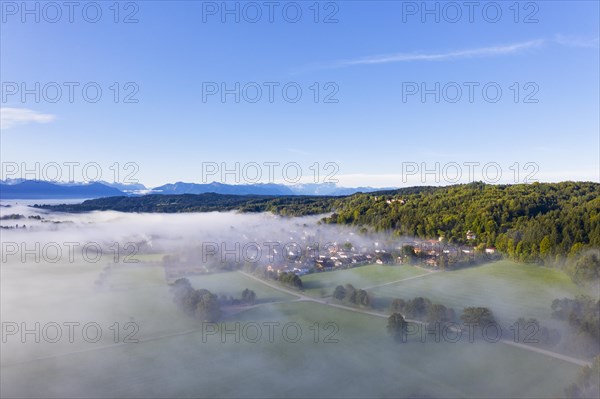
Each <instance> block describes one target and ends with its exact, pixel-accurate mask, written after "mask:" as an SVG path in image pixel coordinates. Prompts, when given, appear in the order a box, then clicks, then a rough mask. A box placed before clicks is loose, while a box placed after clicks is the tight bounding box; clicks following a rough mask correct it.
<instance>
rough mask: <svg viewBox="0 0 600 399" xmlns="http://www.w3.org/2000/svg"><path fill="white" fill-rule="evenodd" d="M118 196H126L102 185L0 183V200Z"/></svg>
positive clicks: (32, 182) (36, 182)
mask: <svg viewBox="0 0 600 399" xmlns="http://www.w3.org/2000/svg"><path fill="white" fill-rule="evenodd" d="M120 195H127V194H125V193H124V192H123V191H121V190H119V189H116V188H114V187H109V186H107V185H105V184H102V183H89V184H81V185H66V184H65V185H62V184H56V183H49V182H45V181H36V180H26V181H23V182H20V183H15V184H5V183H4V182H3V183H0V199H52V198H56V199H69V198H101V197H113V196H120Z"/></svg>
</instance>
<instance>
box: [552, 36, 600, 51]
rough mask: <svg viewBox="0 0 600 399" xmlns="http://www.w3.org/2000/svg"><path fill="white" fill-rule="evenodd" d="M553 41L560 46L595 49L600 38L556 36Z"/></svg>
mask: <svg viewBox="0 0 600 399" xmlns="http://www.w3.org/2000/svg"><path fill="white" fill-rule="evenodd" d="M554 41H555V42H556V43H558V44H560V45H562V46H569V47H585V48H597V47H598V44H599V43H600V38H598V37H595V38H585V37H579V36H565V35H561V34H558V35H556V36H555V37H554Z"/></svg>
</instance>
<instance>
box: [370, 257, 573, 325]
mask: <svg viewBox="0 0 600 399" xmlns="http://www.w3.org/2000/svg"><path fill="white" fill-rule="evenodd" d="M372 293H373V295H374V296H375V298H376V300H377V305H378V306H380V307H387V306H388V305H389V303H390V302H391V300H392V299H393V298H403V299H410V298H413V297H416V296H423V297H427V298H429V299H431V300H432V301H434V302H439V303H443V304H445V305H447V306H451V307H454V308H455V309H456V310H457V311H460V310H462V308H464V307H467V306H487V307H489V308H490V309H492V311H493V312H494V315H495V316H496V318H497V319H499V320H502V321H507V322H514V321H515V320H516V319H517V318H519V317H535V318H537V319H538V320H540V321H542V320H544V321H549V320H550V319H551V308H550V305H551V303H552V300H553V299H555V298H563V297H574V296H575V295H577V294H581V293H583V291H582V290H581V289H580V288H579V287H577V286H576V285H575V284H573V283H572V282H571V280H570V279H569V277H568V276H567V275H566V274H564V273H563V272H561V271H560V270H557V269H550V268H547V267H541V266H537V265H528V264H517V263H514V262H510V261H499V262H494V263H488V264H485V265H482V266H477V267H472V268H466V269H461V270H456V271H451V272H444V273H435V274H432V275H429V276H426V277H423V278H419V279H414V280H409V281H405V282H400V283H397V284H393V285H388V286H385V287H381V288H376V289H374V290H372Z"/></svg>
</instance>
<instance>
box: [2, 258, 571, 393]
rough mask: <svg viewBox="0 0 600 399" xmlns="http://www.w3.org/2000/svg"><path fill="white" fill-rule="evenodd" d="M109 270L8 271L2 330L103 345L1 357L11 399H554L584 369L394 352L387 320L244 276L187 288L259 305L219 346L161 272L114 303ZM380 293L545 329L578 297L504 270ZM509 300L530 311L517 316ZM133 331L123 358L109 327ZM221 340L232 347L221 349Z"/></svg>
mask: <svg viewBox="0 0 600 399" xmlns="http://www.w3.org/2000/svg"><path fill="white" fill-rule="evenodd" d="M104 267H105V265H103V264H98V265H89V264H81V265H75V264H69V265H49V264H35V265H29V264H19V265H13V266H12V267H10V266H9V267H5V268H4V269H3V271H2V278H3V281H4V282H3V285H2V311H3V313H2V316H3V321H5V320H14V321H18V322H21V321H31V322H33V321H34V320H41V321H42V322H48V321H57V322H64V321H77V322H80V323H82V324H83V323H85V322H89V321H94V322H97V323H99V324H100V325H101V326H102V329H103V333H104V335H103V336H102V339H101V340H99V342H97V343H89V342H83V341H82V340H81V339H80V337H79V336H77V335H76V340H75V342H73V343H69V342H65V341H64V340H62V341H61V342H60V343H58V344H49V343H44V342H42V343H40V344H38V343H35V342H32V341H31V339H29V340H27V342H25V343H22V342H20V341H18V340H16V341H15V340H11V341H9V343H8V344H3V346H2V358H1V372H2V381H3V383H2V390H1V392H0V393H1V394H2V397H119V396H121V397H122V396H126V397H192V396H193V397H407V396H409V397H434V398H435V397H469V398H471V397H472V398H484V397H544V398H545V397H548V398H554V397H559V396H561V394H562V390H563V388H564V387H565V386H567V385H568V384H570V383H571V382H572V381H573V380H574V378H575V376H576V373H577V371H578V369H579V367H578V366H576V365H573V364H571V363H567V362H565V361H562V360H557V359H554V358H551V357H548V356H544V355H541V354H537V353H532V352H529V351H524V350H522V349H519V348H514V347H511V346H507V345H504V344H501V343H496V344H492V343H466V342H459V343H449V342H446V343H436V342H432V340H431V339H429V340H428V341H427V342H424V343H423V342H420V341H419V339H417V338H412V339H411V340H409V342H407V343H404V344H398V343H395V342H393V341H392V340H391V339H390V337H389V336H388V335H387V333H386V330H385V325H386V320H385V318H381V317H376V316H370V315H365V314H360V313H355V312H351V311H348V310H342V309H336V308H331V307H328V306H326V305H322V304H319V303H314V302H294V301H290V302H289V303H278V304H272V303H268V302H275V301H286V300H292V299H294V298H293V297H292V296H291V295H287V294H285V293H282V292H280V291H277V290H274V289H272V288H270V287H267V286H265V285H263V284H262V283H260V282H257V281H255V280H252V279H249V278H247V277H245V276H243V275H241V274H239V273H222V274H213V275H206V276H195V277H191V278H190V280H191V282H192V284H193V286H194V287H196V288H207V289H209V290H211V291H213V292H215V293H223V294H225V295H232V296H239V295H240V293H241V290H243V289H244V288H250V289H252V290H254V291H255V292H256V293H257V297H258V299H259V303H262V304H261V305H259V306H256V307H252V308H247V309H246V310H244V311H242V312H240V313H235V314H231V315H229V316H228V317H227V319H226V320H227V321H226V322H223V323H224V324H222V325H219V326H218V330H215V333H214V334H207V330H206V329H204V330H203V327H202V324H201V323H199V322H197V321H195V320H193V319H191V318H189V317H187V316H185V315H183V314H182V312H180V311H179V310H178V309H177V308H176V307H175V305H174V304H173V302H172V300H171V295H170V293H169V288H168V286H167V285H166V284H165V282H164V275H163V274H162V269H161V268H160V267H158V266H157V265H156V264H143V263H142V264H138V265H136V266H134V267H128V266H123V267H121V266H120V265H119V266H116V267H114V268H113V269H112V271H111V273H110V275H109V277H107V281H108V282H109V285H111V286H112V287H111V289H106V290H96V289H95V288H94V284H93V283H94V281H95V279H96V278H97V276H98V274H99V273H100V272H101V271H102V269H103V268H104ZM422 273H426V272H424V271H423V270H421V269H417V268H412V267H409V266H393V267H391V266H380V265H371V266H365V267H360V268H356V269H351V270H346V271H338V272H331V273H320V274H314V275H310V276H304V277H303V280H304V281H305V284H307V291H309V292H310V293H311V294H312V295H317V296H318V295H320V290H321V289H325V290H333V287H335V285H337V284H339V283H342V284H343V283H346V282H350V283H352V284H354V285H355V286H357V287H367V286H371V285H376V284H381V283H385V282H389V281H396V280H400V279H404V278H408V277H412V276H418V275H421V274H422ZM6 281H11V282H14V281H19V282H20V283H19V285H14V284H11V285H7V284H6ZM411 290H412V291H411ZM455 291H456V292H455ZM374 292H375V295H378V296H380V297H381V298H391V297H394V296H400V297H412V296H414V295H424V296H428V297H430V298H432V299H435V298H437V299H438V300H440V301H444V302H445V301H449V300H452V301H455V303H456V305H454V306H459V305H460V306H464V305H462V304H466V303H467V302H469V304H471V303H470V302H471V301H473V302H475V303H473V304H479V305H486V303H482V302H485V300H486V299H488V300H492V299H493V300H494V301H495V300H496V299H497V298H496V296H500V298H504V299H505V300H504V302H505V303H504V304H503V306H504V307H498V309H500V310H499V311H502V310H507V311H513V312H516V311H519V312H521V311H523V310H526V311H529V312H531V313H532V314H534V315H535V316H537V317H539V313H541V312H544V310H543V309H544V306H545V305H544V304H545V302H546V299H545V298H544V297H545V296H547V297H554V296H556V295H558V292H564V293H565V294H569V295H572V294H574V293H576V292H577V289H576V288H575V287H573V286H572V285H571V284H570V283H569V282H568V280H565V279H564V276H563V275H562V274H561V273H560V272H556V271H553V270H548V269H539V270H538V269H533V268H532V267H530V266H523V265H514V264H511V263H506V262H498V263H495V264H491V265H485V266H482V267H478V268H472V269H465V270H461V271H457V272H448V273H438V274H431V275H427V276H423V277H420V278H416V279H412V280H407V281H405V282H401V283H397V284H393V285H390V286H386V287H383V288H380V289H374ZM384 293H387V295H389V296H387V297H386V296H384ZM506 295H515V298H517V299H518V300H524V301H526V303H525V304H523V305H519V304H518V301H513V300H512V299H511V298H510V297H506ZM490 297H491V298H492V299H490ZM539 297H542V299H540V298H539ZM506 298H508V299H506ZM495 305H496V303H493V304H492V308H493V309H494V310H495V309H496V307H495ZM543 305H544V306H543ZM513 308H516V309H513ZM130 320H131V321H135V323H137V325H138V326H139V331H138V332H137V333H136V335H135V338H136V339H139V340H140V342H139V343H126V344H123V343H121V342H122V340H123V334H121V336H120V339H119V341H118V342H119V343H117V344H115V342H113V341H114V336H113V335H112V334H111V331H110V329H109V326H110V325H111V324H112V323H114V322H119V323H121V325H123V323H125V322H127V321H130ZM236 323H240V324H239V325H240V326H249V325H258V326H260V329H261V336H260V339H258V340H257V341H256V342H250V341H252V339H254V338H256V336H257V335H256V333H255V332H254V330H249V331H250V332H249V333H247V334H244V333H241V334H240V333H238V334H239V335H240V336H241V339H237V340H236V333H235V331H236ZM264 323H278V324H271V325H273V326H274V327H273V328H274V329H273V339H272V340H270V339H269V334H270V333H269V330H268V327H266V326H265V324H264ZM286 323H296V324H295V325H297V326H298V327H299V328H300V329H301V331H302V332H301V334H300V335H299V336H298V340H297V342H292V341H294V339H293V338H294V337H296V336H297V334H296V333H297V331H298V330H296V327H294V328H293V329H291V330H288V331H289V333H288V335H284V333H283V326H285V325H286ZM315 323H318V324H315ZM327 323H333V324H327ZM326 326H327V329H326V328H325V327H326ZM240 328H243V327H238V330H239V329H240ZM225 331H229V334H226V335H222V333H224V332H225ZM232 331H233V333H232ZM316 331H318V334H317V333H316ZM248 336H250V337H251V339H250V340H249V339H248V338H247V337H248ZM290 336H291V337H292V338H290ZM286 337H287V339H286ZM10 338H11V339H12V338H13V337H10ZM326 338H329V340H328V341H330V342H325V340H326ZM236 341H237V342H236ZM531 381H536V382H535V384H532V383H531Z"/></svg>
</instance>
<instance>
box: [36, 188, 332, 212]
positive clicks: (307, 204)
mask: <svg viewBox="0 0 600 399" xmlns="http://www.w3.org/2000/svg"><path fill="white" fill-rule="evenodd" d="M334 198H339V197H313V196H292V195H290V196H270V195H232V194H215V193H205V194H180V195H161V194H152V195H144V196H140V197H124V196H122V197H105V198H97V199H92V200H87V201H84V202H82V203H81V204H61V205H35V206H36V207H38V208H44V209H51V210H54V211H59V212H90V211H108V210H111V211H119V212H164V213H182V212H213V211H233V210H237V211H240V212H272V213H275V214H279V215H283V216H304V215H318V214H323V213H327V212H330V211H331V210H332V209H333V208H332V207H333V200H334Z"/></svg>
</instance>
